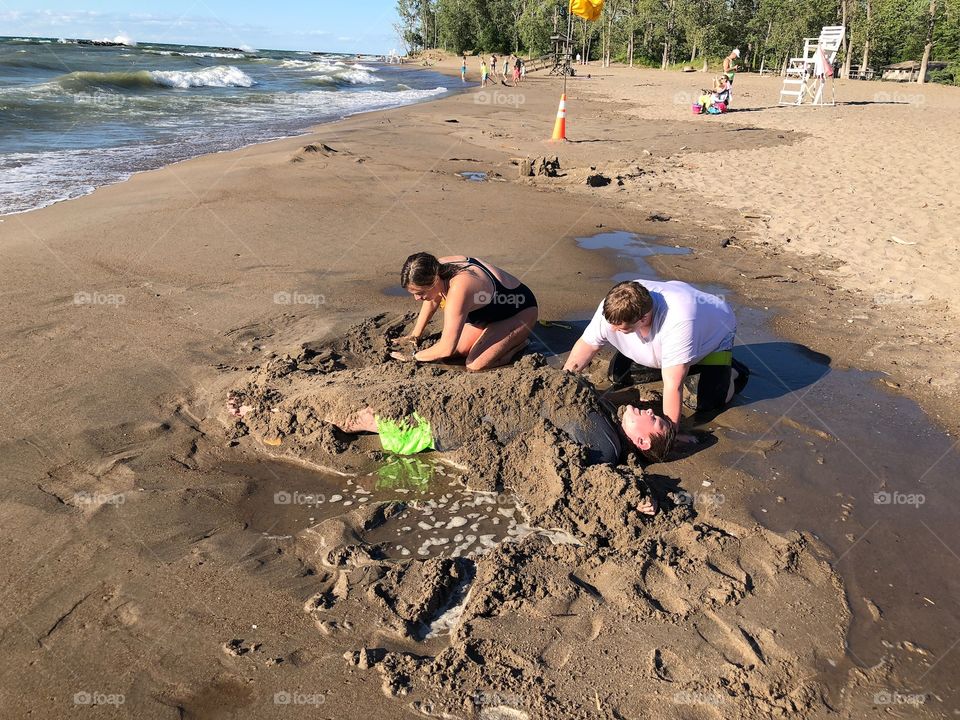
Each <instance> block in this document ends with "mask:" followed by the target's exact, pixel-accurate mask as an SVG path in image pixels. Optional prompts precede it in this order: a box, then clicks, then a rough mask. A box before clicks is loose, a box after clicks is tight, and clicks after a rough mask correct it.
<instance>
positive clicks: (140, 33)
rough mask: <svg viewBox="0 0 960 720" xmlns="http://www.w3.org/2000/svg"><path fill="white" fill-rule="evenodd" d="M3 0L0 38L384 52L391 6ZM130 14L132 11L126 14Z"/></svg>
mask: <svg viewBox="0 0 960 720" xmlns="http://www.w3.org/2000/svg"><path fill="white" fill-rule="evenodd" d="M77 5H78V3H77V2H75V1H74V2H58V1H57V0H29V1H27V0H0V36H3V35H8V36H14V37H55V38H60V37H65V38H89V39H93V40H102V39H110V40H112V39H115V38H116V37H117V36H121V35H122V36H124V37H126V38H129V39H132V40H134V41H136V42H151V43H173V44H183V45H213V46H224V47H238V48H239V47H244V48H257V49H271V50H322V51H328V52H365V53H377V54H385V53H387V52H389V51H390V50H392V49H397V50H400V51H401V52H402V50H401V46H400V41H399V40H398V38H397V36H396V32H395V31H394V29H393V24H394V22H396V19H397V16H396V10H395V7H396V3H395V0H346V1H345V2H344V1H343V0H311V1H309V2H308V1H307V0H301V2H283V1H282V0H281V1H279V2H278V1H274V2H262V0H261V1H260V2H253V1H251V0H233V1H228V0H138V2H136V3H131V2H120V0H87V1H86V2H85V3H83V9H82V10H78V9H77ZM131 8H133V9H131Z"/></svg>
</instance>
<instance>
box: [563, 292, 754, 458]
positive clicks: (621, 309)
mask: <svg viewBox="0 0 960 720" xmlns="http://www.w3.org/2000/svg"><path fill="white" fill-rule="evenodd" d="M736 330H737V319H736V317H735V316H734V314H733V311H732V310H731V309H730V306H729V305H727V303H726V302H725V301H724V299H723V298H721V297H718V296H716V295H711V294H709V293H705V292H702V291H701V290H698V289H697V288H695V287H693V286H692V285H688V284H687V283H683V282H679V281H675V280H674V281H668V282H658V281H653V280H643V279H638V280H631V281H627V282H622V283H619V284H617V285H615V286H614V287H613V288H612V289H611V290H610V292H609V293H607V296H606V297H605V298H604V299H603V302H601V303H600V306H599V307H598V308H597V312H596V313H595V314H594V316H593V319H592V320H591V322H590V324H589V325H588V326H587V329H586V330H584V332H583V335H582V336H581V338H580V339H579V340H577V342H576V344H575V345H574V346H573V350H571V351H570V356H569V357H568V358H567V362H566V363H565V364H564V366H563V369H564V370H571V371H574V372H577V371H580V370H582V369H583V368H585V367H586V366H587V365H589V364H590V361H591V360H593V358H594V356H595V355H596V354H597V352H599V350H600V348H601V347H603V346H604V345H606V344H607V343H609V344H611V345H613V346H614V347H615V348H616V349H617V350H618V351H619V352H618V354H617V356H616V357H614V359H613V360H612V361H611V363H610V379H611V381H613V382H614V384H615V385H617V384H623V380H624V379H625V378H626V377H627V376H628V375H629V374H630V373H631V371H632V370H633V366H634V363H636V364H637V365H640V366H643V367H646V368H658V369H659V370H660V373H661V375H662V378H663V417H660V416H657V415H655V414H652V413H646V414H644V413H640V412H639V411H637V410H636V408H632V407H631V406H627V408H626V410H625V411H624V415H623V428H624V431H625V432H626V433H627V435H628V437H629V438H630V440H631V441H632V442H633V443H634V444H635V445H636V446H637V447H639V448H640V449H641V450H643V451H644V452H646V453H647V454H648V455H650V456H652V457H653V458H654V459H658V460H662V459H663V458H664V457H665V455H666V453H667V452H668V451H669V449H670V445H671V444H672V441H673V438H674V436H675V434H676V428H677V424H678V423H679V422H680V406H681V403H682V400H683V387H684V380H686V379H687V376H688V374H689V373H690V372H691V371H694V372H695V374H696V375H697V383H696V386H695V387H694V386H693V385H692V383H687V384H688V386H690V389H691V390H694V394H695V395H696V402H695V403H694V408H693V409H695V410H697V411H701V410H715V409H719V408H721V407H723V406H724V405H725V404H726V403H727V402H729V401H730V399H731V398H732V397H733V395H734V394H735V393H736V392H739V391H740V390H742V389H743V386H744V385H745V384H746V379H747V377H748V375H749V371H747V369H746V367H745V366H743V365H742V364H740V363H739V362H737V363H736V365H734V361H733V353H732V350H733V339H734V336H735V334H736Z"/></svg>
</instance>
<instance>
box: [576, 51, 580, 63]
mask: <svg viewBox="0 0 960 720" xmlns="http://www.w3.org/2000/svg"><path fill="white" fill-rule="evenodd" d="M579 64H580V53H577V65H579Z"/></svg>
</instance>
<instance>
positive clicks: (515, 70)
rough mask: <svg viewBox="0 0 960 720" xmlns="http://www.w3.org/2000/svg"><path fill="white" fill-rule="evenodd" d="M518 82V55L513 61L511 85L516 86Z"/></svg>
mask: <svg viewBox="0 0 960 720" xmlns="http://www.w3.org/2000/svg"><path fill="white" fill-rule="evenodd" d="M519 84H520V58H519V57H518V58H517V59H516V60H515V61H514V63H513V86H514V87H516V86H517V85H519Z"/></svg>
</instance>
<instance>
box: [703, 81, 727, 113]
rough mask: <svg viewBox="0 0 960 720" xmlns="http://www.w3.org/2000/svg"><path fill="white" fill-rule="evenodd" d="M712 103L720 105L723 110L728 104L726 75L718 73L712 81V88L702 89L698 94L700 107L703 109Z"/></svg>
mask: <svg viewBox="0 0 960 720" xmlns="http://www.w3.org/2000/svg"><path fill="white" fill-rule="evenodd" d="M714 105H722V106H723V109H724V110H725V109H726V108H727V106H728V105H730V81H729V80H728V79H727V76H726V75H718V76H717V78H716V79H715V80H714V81H713V90H711V91H707V90H704V91H703V94H702V95H701V96H700V107H702V108H703V109H704V110H705V111H706V110H709V109H710V108H711V107H713V106H714Z"/></svg>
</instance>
